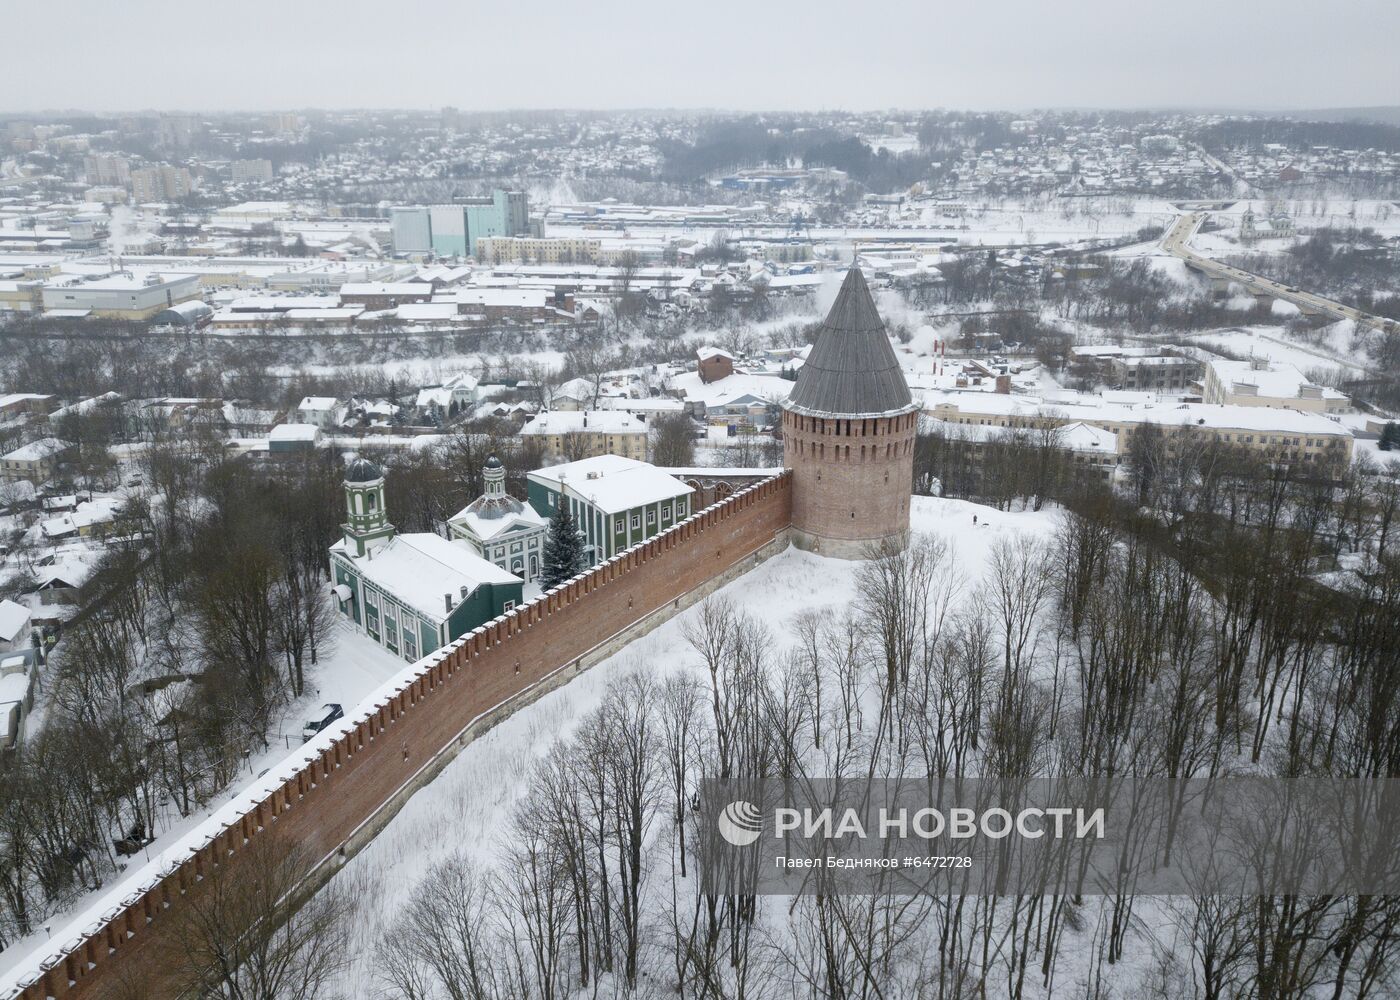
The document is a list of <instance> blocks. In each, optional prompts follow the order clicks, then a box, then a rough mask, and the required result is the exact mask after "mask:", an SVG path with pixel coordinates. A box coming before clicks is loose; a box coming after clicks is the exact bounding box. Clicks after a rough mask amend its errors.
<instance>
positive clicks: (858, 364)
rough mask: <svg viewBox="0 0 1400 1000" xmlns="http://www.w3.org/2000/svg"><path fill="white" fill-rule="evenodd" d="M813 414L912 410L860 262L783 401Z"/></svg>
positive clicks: (843, 285) (880, 413) (867, 414)
mask: <svg viewBox="0 0 1400 1000" xmlns="http://www.w3.org/2000/svg"><path fill="white" fill-rule="evenodd" d="M783 405H784V406H785V407H786V408H788V409H790V410H793V411H795V412H798V413H805V414H809V415H812V416H828V415H835V416H843V417H844V416H852V417H874V416H885V415H889V414H891V413H900V412H905V413H908V412H912V411H913V410H914V409H915V406H914V400H913V398H912V397H911V396H910V394H909V384H908V383H907V382H905V380H904V372H903V371H901V370H900V367H899V361H898V359H896V358H895V355H894V348H893V347H891V346H890V339H889V337H888V336H886V335H885V322H884V320H882V319H881V318H880V312H879V310H877V309H876V308H875V301H874V299H872V298H871V297H870V288H869V286H868V285H866V283H865V275H863V274H862V273H861V271H860V268H858V267H853V268H851V269H850V270H849V271H847V272H846V280H845V281H843V282H842V283H841V291H840V292H839V293H838V294H837V296H836V301H835V302H834V303H833V304H832V306H831V311H830V312H829V313H827V316H826V320H825V321H824V322H823V323H822V327H821V332H820V333H818V334H817V342H816V344H815V346H813V348H812V353H811V354H810V355H808V357H807V363H806V364H804V365H803V366H802V368H801V369H800V370H799V372H798V375H797V384H796V385H795V386H794V387H793V390H792V395H790V396H789V397H788V399H787V402H785V403H784V404H783Z"/></svg>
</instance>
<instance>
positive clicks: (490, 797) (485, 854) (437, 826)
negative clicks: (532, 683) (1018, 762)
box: [337, 497, 1060, 996]
mask: <svg viewBox="0 0 1400 1000" xmlns="http://www.w3.org/2000/svg"><path fill="white" fill-rule="evenodd" d="M974 517H975V518H976V523H975V524H974V521H973V518H974ZM911 520H912V524H913V528H914V531H915V532H918V533H923V534H928V535H931V536H934V537H936V538H939V539H942V540H943V541H944V542H946V543H947V545H948V547H949V558H950V559H951V560H952V563H953V565H954V566H956V567H957V571H958V573H959V574H960V576H961V577H962V580H963V581H964V586H963V587H962V590H961V597H960V600H962V601H967V600H972V599H974V596H973V594H974V591H975V589H976V585H977V583H978V581H979V580H980V579H981V578H982V577H983V575H984V574H985V572H986V568H987V565H988V559H989V557H990V553H991V551H992V547H993V546H994V545H995V544H996V543H997V542H999V541H1001V540H1004V539H1010V540H1015V539H1019V538H1045V537H1048V536H1049V535H1050V534H1052V533H1053V532H1054V531H1055V530H1056V527H1057V526H1058V524H1059V521H1060V515H1059V513H1058V512H1057V511H1051V510H1045V511H1041V512H1025V513H1004V512H1001V511H996V510H993V509H991V508H988V507H983V506H980V505H977V504H973V503H968V502H966V501H962V500H947V499H940V498H932V497H914V498H913V503H912V511H911ZM859 566H860V564H859V563H855V562H849V561H843V560H838V559H827V558H823V557H821V556H816V555H812V554H811V553H807V552H802V551H799V550H797V549H788V550H787V551H786V552H783V553H781V554H780V555H778V556H776V557H774V558H773V559H771V560H769V561H768V562H766V563H764V564H763V565H761V566H759V567H758V568H756V569H754V570H753V571H751V572H749V573H747V574H745V575H744V576H742V577H740V578H739V579H738V580H735V581H734V582H733V583H731V584H729V585H728V586H726V587H724V588H723V589H722V590H721V591H720V593H721V594H722V595H724V596H726V597H729V598H730V599H732V600H733V601H734V602H736V603H737V604H739V605H740V606H742V607H745V608H747V609H749V610H750V611H751V612H752V613H754V614H756V615H759V616H760V617H761V618H762V619H763V620H764V622H765V623H766V624H767V625H768V626H769V628H770V629H771V630H772V632H773V635H774V639H775V648H776V649H777V650H781V649H782V648H784V647H786V646H788V645H790V644H791V642H792V639H793V636H792V632H791V627H790V626H791V622H792V619H793V616H794V615H796V614H797V613H798V612H800V611H804V610H808V609H827V608H829V609H832V610H833V611H840V610H841V609H843V608H844V607H845V606H846V605H848V604H849V602H850V601H851V600H852V597H853V595H854V592H855V581H856V574H857V573H858V571H859ZM697 614H698V611H697V609H696V608H691V609H689V610H687V611H685V612H683V613H681V614H680V615H678V616H677V617H676V618H674V619H672V620H671V621H669V622H667V623H666V624H664V625H662V626H660V627H659V628H657V629H655V630H654V631H652V632H650V633H649V634H647V635H646V636H643V637H642V638H640V639H638V640H637V641H635V642H633V643H631V644H630V645H628V646H627V647H626V648H625V649H623V650H621V651H620V652H619V653H617V654H616V655H615V656H612V657H610V658H609V659H607V660H605V661H604V662H603V663H600V664H599V665H598V666H596V667H594V668H593V669H592V670H590V671H588V672H587V673H585V674H583V675H581V676H579V677H577V678H575V679H574V680H573V681H571V682H570V683H569V684H568V685H567V686H566V687H564V688H562V689H560V690H558V691H555V692H552V693H551V694H548V695H546V696H544V697H543V698H541V699H540V700H539V701H538V702H536V703H535V704H534V705H532V706H530V707H528V708H526V709H523V710H521V711H520V712H517V713H516V714H515V715H513V716H511V717H510V718H508V719H506V720H505V721H504V722H502V723H501V724H500V725H498V726H497V727H496V728H495V729H493V730H491V731H490V732H489V733H487V734H485V735H484V736H483V737H481V738H480V739H478V740H477V741H475V742H474V743H472V744H471V745H469V746H468V747H466V748H465V749H464V750H463V751H462V753H461V754H460V755H459V756H458V757H457V759H456V760H454V761H453V762H452V763H451V764H449V765H448V766H447V768H446V769H445V770H444V771H443V772H442V774H440V775H439V776H438V777H437V779H436V780H435V781H434V782H433V783H432V784H431V785H430V786H429V787H428V788H426V789H424V790H423V791H421V792H419V793H418V794H417V795H415V796H414V797H413V798H412V799H410V800H409V801H408V803H407V804H406V805H405V806H404V808H403V809H402V811H401V812H400V813H399V814H398V815H397V816H396V817H394V819H393V820H392V821H391V822H390V823H389V825H388V826H387V827H385V829H384V830H383V831H382V832H381V833H380V834H379V836H378V837H377V838H376V839H375V840H374V841H373V842H372V843H371V844H370V845H369V846H368V847H366V848H365V850H364V851H363V852H361V853H360V854H359V855H358V856H357V857H356V858H354V859H353V860H352V861H351V862H350V863H349V864H348V865H347V866H346V868H345V870H344V871H343V872H342V873H340V874H339V875H338V876H337V878H348V879H352V880H354V884H355V886H356V895H357V899H358V900H359V903H358V904H357V920H356V933H357V934H358V935H359V938H360V939H359V941H358V943H357V946H356V948H355V949H354V951H355V952H356V953H357V954H362V955H367V954H368V953H369V952H370V950H371V949H372V947H373V945H374V942H375V940H376V938H377V936H378V934H379V933H380V932H381V931H382V930H383V929H384V927H385V926H387V924H388V923H389V922H390V920H391V919H392V918H393V915H394V914H395V912H397V911H398V909H399V908H400V907H401V906H403V905H404V903H405V902H406V901H407V899H408V898H409V897H410V894H411V893H412V891H413V889H414V886H415V884H416V883H417V881H418V880H419V879H420V878H422V876H423V874H424V872H426V871H427V870H428V869H429V868H430V867H431V866H433V865H434V864H435V863H437V862H440V861H442V860H444V859H446V858H447V857H449V856H451V855H452V854H454V853H465V854H466V855H467V856H469V857H471V858H473V859H476V860H480V861H483V862H485V861H489V860H491V859H492V858H494V857H495V856H496V855H497V854H498V853H499V851H500V848H501V846H502V841H501V837H502V832H503V830H504V829H505V827H506V820H507V818H508V817H509V815H510V811H511V809H512V807H513V806H514V805H515V804H516V803H517V801H519V799H520V798H521V796H522V794H523V793H524V791H525V789H526V787H527V785H528V779H529V776H530V771H531V768H532V767H533V766H534V765H535V763H536V762H537V761H538V760H539V759H540V758H541V757H543V756H544V754H545V752H546V751H547V750H548V749H549V748H550V747H551V746H552V745H553V744H554V743H555V742H556V741H557V740H561V739H567V738H568V737H569V736H570V735H571V734H572V733H573V732H574V730H575V728H576V726H577V725H578V724H579V722H580V721H581V720H582V719H583V718H584V717H585V716H587V715H588V713H589V712H590V711H591V710H593V709H594V708H596V707H597V706H598V705H599V703H600V702H601V701H602V698H603V695H604V693H605V691H606V690H607V687H608V683H609V682H610V681H612V680H615V679H616V678H618V677H620V676H623V675H624V674H625V673H626V672H627V671H631V670H646V671H650V672H653V673H654V674H656V675H658V676H665V675H666V674H668V673H671V672H675V671H694V672H696V673H697V676H698V675H699V673H700V671H701V669H702V667H701V661H700V659H699V657H698V655H697V654H696V653H695V652H694V651H693V650H692V649H691V648H690V646H689V645H688V644H687V642H686V640H685V638H684V636H683V632H682V630H683V628H684V625H685V623H686V622H687V621H688V620H691V619H693V618H694V617H695V616H696V615H697ZM344 986H345V987H346V992H347V993H348V994H349V995H355V996H366V995H371V994H372V992H373V984H372V982H371V979H370V977H369V972H368V970H367V969H366V968H363V967H356V968H355V969H353V970H352V971H351V972H350V973H349V977H348V981H347V982H346V983H345V984H344Z"/></svg>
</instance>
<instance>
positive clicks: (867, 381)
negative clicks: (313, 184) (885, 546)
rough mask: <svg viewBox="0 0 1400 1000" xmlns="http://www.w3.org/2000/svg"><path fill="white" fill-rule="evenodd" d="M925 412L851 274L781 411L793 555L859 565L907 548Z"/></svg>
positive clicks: (860, 280)
mask: <svg viewBox="0 0 1400 1000" xmlns="http://www.w3.org/2000/svg"><path fill="white" fill-rule="evenodd" d="M918 410H919V407H918V405H917V404H915V402H914V400H913V397H911V396H910V394H909V384H908V383H907V382H906V381H905V380H904V373H903V372H902V371H900V368H899V362H898V360H896V358H895V356H894V348H892V347H891V346H890V340H889V337H888V336H887V335H886V334H885V323H884V321H883V320H882V319H880V313H879V311H878V310H877V309H876V308H875V302H874V300H873V299H872V298H871V297H870V288H869V287H868V286H867V285H866V283H865V276H864V275H863V274H861V272H860V269H859V268H857V267H853V268H851V269H850V270H849V271H847V272H846V280H845V281H844V282H843V283H842V285H841V291H840V293H839V294H838V295H837V296H836V302H835V303H834V304H833V305H832V307H831V312H829V313H828V314H827V317H826V321H825V322H824V323H823V324H822V328H821V332H820V333H819V334H818V335H817V342H816V344H815V345H814V346H813V347H812V351H811V353H810V354H809V355H808V357H807V361H806V363H805V364H804V365H803V366H802V368H801V369H800V370H799V372H798V375H797V385H796V386H794V387H793V390H792V395H790V396H789V397H788V398H787V400H786V402H784V403H783V464H785V465H786V466H787V467H788V468H789V469H791V470H792V540H793V544H794V545H796V546H797V547H798V548H803V549H809V550H811V551H813V552H819V553H821V554H822V555H826V556H835V557H836V558H839V559H859V558H862V557H863V556H864V554H865V552H866V550H867V547H868V546H870V545H871V544H872V543H879V542H881V541H883V540H885V539H889V540H891V541H894V542H897V543H898V544H900V545H903V544H904V542H905V540H906V539H907V538H908V535H909V495H910V494H911V493H912V492H913V490H914V434H915V430H916V429H917V426H918V420H919V413H918Z"/></svg>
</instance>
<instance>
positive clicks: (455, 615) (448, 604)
mask: <svg viewBox="0 0 1400 1000" xmlns="http://www.w3.org/2000/svg"><path fill="white" fill-rule="evenodd" d="M345 511H346V523H345V524H344V525H343V528H344V537H343V538H342V539H341V540H340V541H338V542H336V543H335V544H334V545H332V546H331V548H330V562H331V586H332V588H333V590H334V596H335V601H336V604H337V606H338V608H339V609H340V612H341V614H343V615H345V616H346V617H347V618H349V619H350V620H351V621H352V622H353V623H354V624H355V626H356V627H357V628H358V629H360V630H362V631H363V632H364V633H365V634H366V635H368V636H369V637H370V638H371V639H373V640H374V641H375V642H377V643H379V644H380V645H381V646H383V647H384V648H385V649H387V650H389V651H390V652H391V653H396V654H398V655H399V656H402V657H403V658H404V659H406V660H417V659H418V658H419V657H421V656H426V655H427V654H428V653H431V652H432V651H433V650H435V649H437V648H439V647H440V646H445V645H447V644H448V643H449V642H451V641H453V640H454V639H458V638H460V637H461V636H463V635H465V634H466V633H468V632H470V631H471V630H472V629H474V628H476V627H477V626H478V625H482V624H484V623H485V622H489V621H490V620H491V619H493V618H496V617H498V616H500V615H502V614H504V613H505V612H507V611H510V610H511V609H513V608H514V607H515V606H516V605H517V604H519V603H520V601H521V599H522V590H523V588H524V584H523V582H522V581H521V580H520V578H519V577H516V576H513V575H511V574H510V573H508V572H506V571H505V570H503V569H501V568H500V567H498V566H496V565H494V564H493V563H490V562H487V561H486V560H485V559H482V558H481V557H480V556H478V555H477V554H476V553H475V552H473V551H471V549H469V548H467V547H466V546H465V545H463V544H460V543H454V542H449V541H448V540H447V539H445V538H442V537H441V536H439V535H434V534H432V533H429V532H409V533H404V534H400V533H398V532H396V531H395V530H394V526H393V525H392V524H390V523H389V519H388V512H387V511H386V510H385V509H384V474H383V473H382V472H381V471H380V470H379V468H378V466H376V465H375V464H374V463H373V462H370V461H367V460H365V459H362V458H361V459H356V460H355V461H353V462H351V463H350V465H349V466H347V467H346V470H345Z"/></svg>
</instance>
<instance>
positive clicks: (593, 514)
mask: <svg viewBox="0 0 1400 1000" xmlns="http://www.w3.org/2000/svg"><path fill="white" fill-rule="evenodd" d="M526 488H527V491H528V499H529V501H530V506H531V507H534V508H535V510H536V511H537V512H538V513H539V514H540V516H541V517H544V518H545V519H548V518H550V517H552V516H553V515H554V510H555V508H556V507H557V506H558V505H559V504H561V503H567V504H568V505H569V512H570V513H571V514H572V515H573V518H574V523H575V524H576V525H578V528H579V531H580V532H582V534H583V547H584V554H585V556H586V557H587V559H588V562H589V564H590V565H594V566H596V565H597V564H598V563H601V562H606V561H607V560H609V559H611V558H612V557H613V556H615V555H617V554H618V553H619V552H625V551H626V550H627V549H629V548H631V547H632V546H633V545H636V544H637V543H638V542H643V541H646V540H647V539H648V538H650V537H652V536H653V535H656V534H659V533H660V532H662V531H665V530H666V529H667V528H669V527H671V526H672V525H675V524H678V523H680V522H681V521H684V520H685V519H686V518H687V517H689V516H690V515H691V514H692V513H693V512H694V508H693V506H692V505H693V503H694V497H693V496H692V490H691V488H690V487H689V486H687V485H686V484H685V483H684V482H682V481H681V480H679V479H677V478H676V477H675V476H671V475H668V474H666V473H664V472H662V471H661V470H660V469H658V468H656V467H655V466H654V465H648V464H647V463H646V462H638V461H636V460H635V459H631V458H623V457H622V456H620V455H597V456H595V457H593V458H585V459H583V460H582V461H579V462H569V463H567V464H565V465H552V466H550V467H548V468H545V469H537V470H535V471H534V472H531V473H530V474H529V476H528V477H527V486H526Z"/></svg>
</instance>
